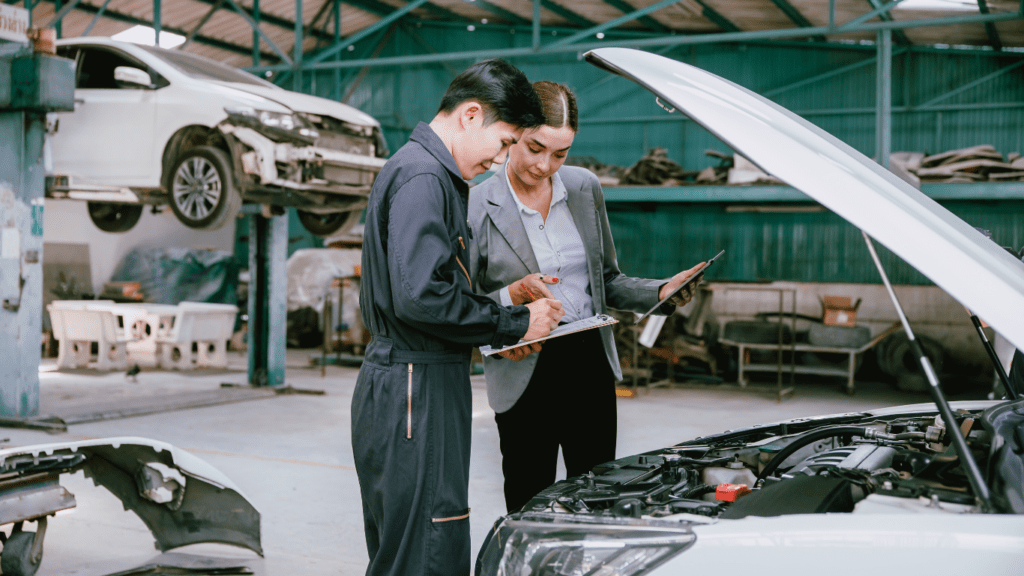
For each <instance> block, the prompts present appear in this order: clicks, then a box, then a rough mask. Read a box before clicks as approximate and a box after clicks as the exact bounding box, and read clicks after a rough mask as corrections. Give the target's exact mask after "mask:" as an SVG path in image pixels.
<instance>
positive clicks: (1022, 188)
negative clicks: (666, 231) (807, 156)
mask: <svg viewBox="0 0 1024 576" xmlns="http://www.w3.org/2000/svg"><path fill="white" fill-rule="evenodd" d="M921 191H922V192H924V193H925V194H926V195H928V196H929V197H930V198H932V199H933V200H1024V182H977V183H973V184H922V185H921ZM604 199H605V201H606V202H813V200H811V198H809V197H808V196H807V195H805V194H804V193H803V192H800V191H799V190H797V189H795V188H793V187H791V186H773V185H766V186H615V187H607V188H605V189H604Z"/></svg>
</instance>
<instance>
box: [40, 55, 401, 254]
mask: <svg viewBox="0 0 1024 576" xmlns="http://www.w3.org/2000/svg"><path fill="white" fill-rule="evenodd" d="M57 54H58V55H60V56H63V57H65V58H69V59H71V60H74V61H75V63H76V82H75V110H74V112H67V113H60V114H57V125H56V132H55V133H54V134H53V135H52V137H51V144H50V145H51V150H52V170H51V173H50V174H49V176H50V177H49V178H48V179H47V182H48V185H47V196H48V197H51V198H73V199H79V200H87V201H89V215H90V217H91V218H92V220H93V222H94V223H95V224H96V225H97V226H98V227H99V228H100V229H102V230H105V231H108V232H123V231H126V230H128V229H130V228H131V227H132V226H134V225H135V223H136V222H138V219H139V217H140V215H141V214H142V209H143V206H144V205H146V204H151V205H163V204H170V206H171V209H172V210H173V211H174V214H175V215H176V216H177V217H178V219H179V220H180V221H181V222H182V223H183V224H185V225H186V226H189V227H192V228H201V229H215V228H220V227H221V226H223V225H224V224H226V223H227V222H230V221H231V220H232V219H234V218H235V216H236V214H237V213H238V211H239V208H240V207H241V205H242V203H243V202H254V203H260V204H266V205H270V206H272V207H274V211H275V212H280V208H281V207H286V206H293V207H295V208H296V209H298V211H299V219H300V221H301V222H302V224H303V225H304V226H305V227H306V228H307V229H308V230H309V231H310V232H313V233H314V234H318V235H328V234H332V233H335V232H339V231H344V230H346V229H348V228H349V227H351V226H353V225H355V224H356V223H358V221H359V217H360V214H361V213H362V209H363V208H364V207H365V206H366V198H367V196H368V195H369V191H370V187H371V186H372V184H373V180H374V178H375V177H376V174H377V173H378V172H379V171H380V168H381V167H382V166H383V165H384V157H385V156H387V154H388V149H387V144H386V142H385V141H384V138H383V136H382V134H381V131H380V123H379V122H377V121H376V120H375V119H374V118H372V117H371V116H369V115H367V114H365V113H363V112H361V111H359V110H357V109H355V108H353V107H351V106H347V105H345V104H341V103H338V102H334V101H332V100H327V99H325V98H319V97H315V96H309V95H306V94H300V93H297V92H291V91H288V90H285V89H283V88H280V87H278V86H275V85H273V84H271V83H269V82H266V81H264V80H262V79H260V78H257V77H256V76H253V75H252V74H249V73H247V72H244V71H241V70H238V69H236V68H232V67H229V66H226V65H223V64H220V63H218V62H215V61H213V60H210V59H208V58H203V57H201V56H196V55H194V54H189V53H187V52H183V51H180V50H165V49H163V48H155V47H151V46H141V45H137V44H131V43H127V42H119V41H116V40H111V39H109V38H74V39H68V40H61V41H58V42H57Z"/></svg>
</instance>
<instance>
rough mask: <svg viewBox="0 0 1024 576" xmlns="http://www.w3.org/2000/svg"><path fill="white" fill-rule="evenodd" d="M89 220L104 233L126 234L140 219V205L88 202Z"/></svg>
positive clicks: (141, 206) (141, 207)
mask: <svg viewBox="0 0 1024 576" xmlns="http://www.w3.org/2000/svg"><path fill="white" fill-rule="evenodd" d="M88 208H89V219H90V220H92V223H93V224H95V225H96V227H97V228H99V229H100V230H102V231H104V232H127V231H129V230H131V229H132V228H134V227H135V225H136V224H138V223H139V218H142V209H143V205H142V204H117V203H113V202H89V203H88Z"/></svg>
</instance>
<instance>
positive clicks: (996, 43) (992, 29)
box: [978, 0, 1024, 50]
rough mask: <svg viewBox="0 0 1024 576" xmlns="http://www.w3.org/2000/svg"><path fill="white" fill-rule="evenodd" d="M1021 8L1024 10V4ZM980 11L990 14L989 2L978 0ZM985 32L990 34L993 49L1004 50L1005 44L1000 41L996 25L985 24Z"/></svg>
mask: <svg viewBox="0 0 1024 576" xmlns="http://www.w3.org/2000/svg"><path fill="white" fill-rule="evenodd" d="M1021 8H1024V3H1022V4H1021ZM978 10H979V11H981V13H982V14H990V13H991V12H990V11H989V9H988V2H986V1H985V0H978ZM985 32H987V33H988V39H989V40H990V41H991V42H992V48H994V49H996V50H1002V49H1003V43H1002V41H1000V40H999V31H997V30H996V25H995V24H993V23H991V22H985Z"/></svg>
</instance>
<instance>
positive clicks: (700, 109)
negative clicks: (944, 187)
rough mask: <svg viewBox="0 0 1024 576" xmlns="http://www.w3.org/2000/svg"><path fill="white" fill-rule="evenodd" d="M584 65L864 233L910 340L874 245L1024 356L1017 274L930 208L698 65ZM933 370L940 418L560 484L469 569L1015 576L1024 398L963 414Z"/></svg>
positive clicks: (776, 438) (917, 412) (638, 463)
mask: <svg viewBox="0 0 1024 576" xmlns="http://www.w3.org/2000/svg"><path fill="white" fill-rule="evenodd" d="M586 59H587V61H588V62H590V63H591V64H594V65H596V66H598V67H599V68H602V69H604V70H607V71H609V72H612V73H614V74H618V75H620V76H623V77H625V78H627V79H630V80H632V81H634V82H636V83H638V84H640V85H641V86H643V87H645V88H647V89H648V90H650V91H651V92H653V93H654V95H656V96H657V98H658V104H659V105H661V106H662V107H663V108H664V109H665V110H666V111H669V112H670V113H671V112H673V111H675V110H680V111H681V112H683V113H684V114H686V115H687V116H689V117H690V118H691V119H692V120H693V121H695V122H697V123H698V124H701V125H702V126H704V127H705V128H706V129H708V130H709V131H710V132H712V133H713V134H715V135H716V136H717V137H718V138H719V139H721V140H722V141H723V142H725V143H726V144H727V145H729V146H730V147H732V148H733V149H734V150H736V152H737V153H740V154H742V155H743V156H744V157H746V158H749V159H750V160H751V161H753V162H754V163H755V164H758V165H759V167H760V168H761V169H763V170H764V171H765V172H766V173H768V174H772V175H773V176H775V177H777V178H780V179H781V180H783V181H785V182H787V183H789V184H790V185H792V186H793V187H794V188H796V189H798V190H800V191H802V192H803V193H805V194H807V195H808V196H810V197H811V198H812V199H813V200H815V201H817V202H819V203H820V204H822V205H823V206H825V207H826V208H829V209H830V210H832V211H833V212H835V213H836V214H838V215H840V216H841V217H843V218H845V219H846V220H847V221H849V222H850V223H851V224H853V225H854V226H856V227H858V228H860V229H861V230H862V231H863V233H864V238H865V241H866V243H867V245H868V248H869V251H870V252H871V255H872V258H873V260H874V261H875V264H876V266H877V267H878V269H879V272H880V275H881V276H882V280H883V283H884V284H885V285H886V287H887V289H888V291H889V294H890V297H891V299H892V300H893V303H894V305H895V306H896V307H897V309H898V310H899V311H900V312H899V315H900V317H901V319H902V321H903V324H904V330H905V331H906V332H907V335H908V339H909V340H911V341H912V342H916V341H915V340H914V337H913V334H912V332H913V330H912V328H911V327H910V326H909V324H908V323H907V322H906V319H905V315H904V314H903V312H902V310H901V309H900V307H899V301H898V299H897V298H896V295H895V292H894V291H893V290H892V288H891V285H890V284H889V282H888V279H887V277H886V276H885V272H884V268H883V267H882V265H881V263H880V260H879V259H878V256H877V253H876V252H875V249H874V241H878V242H879V243H881V244H883V245H885V246H886V247H887V248H889V249H890V250H891V251H892V252H894V253H896V254H897V255H898V256H900V257H901V258H903V259H904V260H906V261H907V262H908V263H910V264H911V265H913V266H914V267H916V268H917V269H918V270H920V271H921V272H922V273H924V274H925V276H927V277H928V278H929V279H931V280H932V281H934V282H935V283H936V284H937V285H938V286H939V287H941V288H943V289H944V290H946V291H947V292H948V293H949V294H950V295H951V296H952V297H953V298H955V299H957V300H958V301H959V302H961V303H962V304H964V305H965V306H967V307H968V308H970V310H971V311H972V312H974V313H975V314H977V316H980V317H981V318H984V319H985V320H986V321H987V322H988V323H989V324H990V325H991V326H992V328H994V329H995V330H996V331H997V332H998V333H1000V334H1001V335H1002V336H1003V337H1005V338H1006V339H1007V340H1009V341H1010V342H1011V343H1012V344H1013V345H1014V346H1016V347H1017V348H1018V349H1024V263H1022V262H1021V261H1020V260H1018V259H1017V257H1015V256H1013V255H1011V254H1010V253H1009V252H1008V251H1006V250H1005V249H1003V248H1002V247H1000V246H998V245H997V244H996V243H994V242H993V241H991V240H989V239H988V238H986V237H985V236H984V235H982V234H981V233H980V232H979V231H977V230H976V229H974V228H972V227H971V226H970V225H969V224H967V223H966V222H964V221H963V220H961V219H960V218H958V217H956V216H955V215H953V214H952V213H950V212H949V211H948V210H946V209H945V208H943V207H942V206H940V205H939V204H938V203H936V202H935V201H933V200H932V199H930V198H929V197H928V196H926V195H925V194H923V193H921V192H920V191H918V190H916V189H914V188H913V187H912V186H910V185H909V184H907V183H905V182H903V181H902V180H900V179H899V178H898V177H896V176H894V175H893V174H892V173H890V172H889V171H888V170H886V169H884V168H882V167H881V166H880V165H879V164H877V163H875V162H874V161H872V160H871V159H869V158H867V157H865V156H864V155H862V154H860V153H859V152H857V151H855V150H854V149H852V148H851V147H849V146H848V145H846V144H844V143H842V142H840V141H839V140H838V139H836V138H835V137H833V136H831V135H829V134H828V133H826V132H824V131H823V130H821V129H820V128H817V127H816V126H814V125H813V124H811V123H809V122H807V121H805V120H803V119H802V118H800V117H799V116H797V115H795V114H793V113H791V112H789V111H788V110H785V109H784V108H782V107H780V106H778V105H776V104H774V103H772V102H770V101H768V100H767V99H764V98H762V97H760V96H758V95H756V94H754V93H753V92H750V91H748V90H746V89H745V88H742V87H740V86H737V85H735V84H733V83H731V82H729V81H727V80H724V79H722V78H720V77H718V76H715V75H713V74H710V73H708V72H705V71H703V70H700V69H698V68H695V67H693V66H689V65H687V64H683V63H681V62H677V61H674V60H670V59H668V58H664V57H661V56H657V55H653V54H649V53H646V52H641V51H637V50H628V49H622V48H602V49H598V50H593V51H591V52H589V53H587V54H586ZM979 331H980V327H979ZM916 353H917V357H923V352H922V351H921V350H920V347H918V349H917V350H916ZM993 355H994V352H993ZM921 367H922V370H923V372H924V373H925V374H926V377H927V381H928V382H929V392H930V393H931V395H932V399H933V401H934V403H933V404H918V405H911V406H899V407H890V408H882V409H878V410H871V411H866V412H859V413H848V414H838V415H832V416H822V417H815V418H799V419H794V420H789V421H785V422H780V423H775V424H762V425H752V426H749V427H743V428H741V429H737V430H731V431H726V432H723V433H720V434H713V435H710V436H705V437H702V438H697V439H694V440H690V441H687V442H682V443H680V444H676V445H674V446H670V447H667V448H664V449H661V450H654V451H651V452H647V453H644V454H639V455H634V456H627V457H624V458H620V459H618V460H615V461H613V462H607V463H605V464H601V465H599V466H597V467H595V468H594V469H593V470H592V471H591V472H589V473H587V474H585V475H582V476H577V477H573V478H567V479H565V480H562V481H559V482H556V483H555V484H553V485H552V486H550V487H548V488H546V489H544V490H542V491H541V492H540V493H539V494H537V495H536V496H535V497H534V498H533V499H532V500H531V501H530V502H528V503H527V504H526V505H525V506H524V507H523V508H522V509H520V510H518V511H516V512H513V513H511V514H508V515H506V516H503V517H501V518H499V519H498V520H497V522H496V523H495V525H494V527H493V528H492V530H491V531H490V532H489V533H488V535H487V538H486V540H485V541H484V543H483V546H482V547H481V549H480V553H479V555H478V557H477V565H476V573H477V575H478V576H495V575H504V576H511V575H517V576H518V575H521V574H538V575H544V576H570V575H574V576H577V575H578V576H584V575H598V574H599V575H602V576H611V575H616V576H639V575H643V574H652V575H653V574H657V575H670V574H671V575H683V574H745V573H758V574H780V575H781V574H787V575H789V574H821V573H825V574H843V575H858V576H864V575H868V574H922V573H941V574H961V573H978V574H987V575H991V574H1020V573H1021V567H1022V566H1024V400H1022V399H1021V394H1020V393H1021V392H1022V391H1016V390H1014V389H1013V388H1012V385H1011V384H1010V383H1009V382H1008V381H1006V380H1004V387H1005V389H1006V394H1007V399H1003V400H991V401H973V402H956V403H953V405H952V406H950V403H948V402H947V401H946V399H945V396H944V394H943V393H942V390H941V388H940V385H939V382H938V380H937V378H936V377H935V373H934V371H933V370H932V369H931V368H930V364H929V363H928V361H927V357H923V359H922V361H921Z"/></svg>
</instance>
